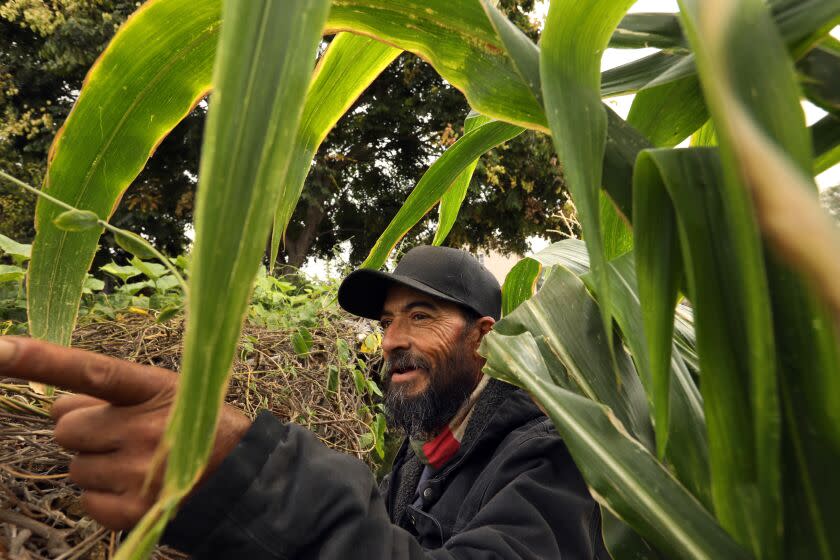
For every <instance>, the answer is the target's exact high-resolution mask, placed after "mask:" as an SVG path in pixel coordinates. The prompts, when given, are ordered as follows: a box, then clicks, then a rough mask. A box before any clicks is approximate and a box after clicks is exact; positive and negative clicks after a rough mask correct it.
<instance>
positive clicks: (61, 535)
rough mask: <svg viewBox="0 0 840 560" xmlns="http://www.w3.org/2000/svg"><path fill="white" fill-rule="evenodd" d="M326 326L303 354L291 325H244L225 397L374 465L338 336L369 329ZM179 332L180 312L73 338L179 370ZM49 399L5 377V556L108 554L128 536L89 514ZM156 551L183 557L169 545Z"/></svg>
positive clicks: (0, 479)
mask: <svg viewBox="0 0 840 560" xmlns="http://www.w3.org/2000/svg"><path fill="white" fill-rule="evenodd" d="M320 324H321V325H322V327H321V328H320V330H312V335H313V339H314V345H313V347H312V350H311V351H310V353H309V354H308V355H307V356H303V357H301V356H298V355H296V354H295V352H294V351H293V349H292V344H291V341H290V336H291V333H287V332H280V331H268V330H265V329H259V328H255V327H246V328H245V331H244V333H243V345H242V346H241V348H240V352H239V353H238V356H237V358H236V361H235V364H234V373H233V377H232V379H231V386H230V389H229V391H228V396H227V401H228V402H229V403H231V404H234V405H235V406H238V407H239V408H240V409H242V410H243V411H244V412H245V413H246V414H248V415H249V416H251V417H253V416H254V415H255V414H256V412H257V411H258V410H261V409H269V410H271V411H272V412H273V413H274V414H275V415H277V416H278V417H279V418H281V419H284V420H293V421H295V422H297V423H299V424H301V425H304V426H306V427H308V428H309V429H311V430H312V431H313V432H315V433H316V434H317V435H318V436H319V437H320V438H321V439H322V440H323V441H324V442H325V443H326V444H327V445H330V446H331V447H333V448H336V449H341V450H343V451H345V452H347V453H351V454H353V455H356V456H357V457H359V458H361V459H363V460H365V461H367V462H368V464H372V462H371V461H372V454H371V449H369V448H366V447H365V446H364V445H363V441H364V438H363V436H364V435H365V434H366V433H368V432H369V431H370V427H369V425H368V424H367V423H366V421H365V419H364V418H362V417H361V416H360V415H359V414H358V412H357V411H358V410H359V409H360V408H362V407H363V406H364V405H365V404H369V402H370V401H369V399H370V397H369V396H365V395H360V394H359V393H358V392H357V391H356V390H355V386H354V383H353V379H352V375H351V371H350V370H348V368H346V367H342V366H341V363H340V357H339V356H338V355H337V352H336V344H335V342H336V340H337V339H339V338H343V339H344V340H346V341H347V342H348V343H349V344H350V345H351V348H356V347H358V344H357V340H358V336H359V333H364V332H365V331H366V329H367V328H368V327H367V325H366V324H365V323H363V322H361V321H359V320H357V319H353V318H350V317H349V316H344V315H335V316H333V317H330V318H329V320H325V321H321V323H320ZM182 334H183V325H182V324H181V322H180V320H177V319H176V320H173V321H170V322H169V323H167V324H165V325H161V324H157V323H155V322H154V321H152V320H150V319H149V318H146V317H142V316H125V317H121V318H120V320H119V321H109V322H96V323H91V324H88V325H86V326H82V327H80V328H78V329H77V330H76V332H75V334H74V337H73V345H74V346H75V347H78V348H84V349H88V350H94V351H97V352H101V353H104V354H107V355H111V356H116V357H121V358H124V359H129V360H132V361H135V362H139V363H146V364H154V365H157V366H161V367H166V368H169V369H174V370H177V367H178V364H179V362H180V353H181V339H182ZM362 357H363V358H366V357H364V356H362ZM341 359H345V360H346V356H344V357H342V358H341ZM345 363H346V361H345ZM376 366H377V364H376V363H375V360H373V361H370V362H369V367H370V368H371V369H372V370H375V368H376ZM330 367H339V371H340V385H339V390H338V391H337V392H329V391H327V379H328V370H329V368H330ZM59 394H60V392H59ZM51 400H52V399H50V398H46V397H43V396H41V395H38V394H36V393H34V392H32V391H31V390H30V388H29V387H28V385H27V384H26V383H24V382H21V381H20V380H14V379H0V558H10V559H13V560H27V559H38V558H48V559H51V560H73V559H96V560H100V559H102V560H105V559H109V558H111V557H113V555H114V553H115V551H116V549H117V548H118V546H119V543H120V539H121V534H120V533H116V532H112V531H108V530H106V529H104V528H103V527H100V526H99V525H98V524H97V523H96V522H94V521H93V520H91V519H89V518H87V517H85V515H84V512H83V511H82V508H81V507H80V502H79V498H80V494H81V492H80V490H79V488H77V487H76V486H75V485H74V484H73V483H71V482H70V481H69V480H68V479H67V468H68V464H69V461H70V458H71V455H70V454H68V453H67V452H65V451H64V450H63V449H61V448H60V447H59V446H58V445H57V444H56V443H55V441H54V440H53V437H52V429H53V424H52V422H51V420H50V419H49V412H48V411H49V407H50V402H51ZM154 557H155V558H157V559H161V560H163V559H177V558H185V556H184V555H182V554H180V553H178V552H177V551H174V550H171V549H167V548H164V547H159V548H158V549H157V550H156V552H155V556H154Z"/></svg>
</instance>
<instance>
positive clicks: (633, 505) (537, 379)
mask: <svg viewBox="0 0 840 560" xmlns="http://www.w3.org/2000/svg"><path fill="white" fill-rule="evenodd" d="M568 303H572V302H571V301H569V302H568ZM481 353H482V354H483V355H484V356H485V357H487V359H488V363H487V366H486V371H488V372H489V373H491V374H492V375H495V376H498V377H500V378H502V379H505V380H509V381H512V382H514V383H516V384H518V385H520V386H522V387H524V388H525V389H527V390H528V391H529V392H530V393H531V394H532V395H533V396H534V397H535V398H536V399H537V400H538V401H539V402H540V403H541V404H542V405H543V407H544V408H545V409H546V410H547V411H548V413H549V415H550V416H551V419H552V421H553V422H554V425H555V426H556V427H557V430H558V432H559V433H560V434H561V435H562V436H563V439H564V441H565V442H566V444H567V445H568V447H569V450H570V451H571V453H572V456H573V457H574V459H575V461H576V462H577V464H578V465H580V467H581V470H582V471H583V475H584V477H585V478H586V481H587V484H589V486H590V487H591V488H592V490H593V494H594V495H595V496H596V498H597V499H598V500H599V501H600V502H601V503H603V504H605V505H606V506H607V507H609V509H610V510H611V511H613V512H615V513H616V514H617V515H618V516H619V517H620V518H622V519H624V520H625V521H627V522H628V523H629V524H630V525H632V526H633V527H634V528H636V530H637V531H639V533H640V534H641V535H642V536H644V538H645V539H647V540H648V541H650V542H651V543H653V544H654V545H655V546H656V547H657V548H659V549H661V550H662V551H663V552H665V553H667V554H668V555H669V556H672V557H677V558H708V559H718V558H749V555H748V554H747V553H746V552H745V551H744V550H743V549H741V548H740V547H739V546H738V545H737V544H735V543H734V542H733V541H732V539H731V538H730V537H729V536H728V535H727V534H726V533H725V532H724V531H723V530H722V529H721V528H720V526H719V525H717V523H716V522H715V520H714V518H713V517H712V516H711V515H710V514H709V512H707V511H706V510H705V509H704V508H703V506H702V505H701V504H700V503H699V502H698V501H697V500H695V499H694V498H693V497H692V496H691V494H690V493H689V492H687V491H686V490H685V488H684V487H682V486H681V485H680V484H679V482H677V481H676V480H675V479H674V478H673V477H672V476H671V474H670V473H669V472H668V471H667V469H665V468H664V467H662V465H660V464H659V463H658V462H657V461H656V459H655V458H654V457H653V456H652V455H651V454H650V453H649V452H648V451H647V450H646V449H645V448H644V447H643V446H642V445H640V444H639V443H638V442H637V441H635V440H634V439H632V438H631V437H628V434H627V431H626V430H625V428H624V426H623V424H622V423H621V422H620V421H619V420H618V419H616V417H615V415H614V414H613V411H611V410H610V409H609V408H608V407H606V406H603V405H599V404H597V403H596V402H593V401H592V400H589V399H587V398H584V397H580V396H578V395H576V394H574V393H572V392H570V391H568V390H565V389H563V388H561V387H558V386H556V385H554V384H553V383H552V381H551V376H550V375H549V371H548V369H547V365H546V363H545V362H544V361H543V359H542V355H541V353H540V349H539V347H538V337H537V339H536V340H535V337H534V336H533V335H532V334H531V333H528V332H525V333H522V334H519V335H518V336H503V335H500V334H499V333H497V332H491V333H490V334H488V335H487V336H486V337H485V338H484V340H483V342H482V347H481ZM663 496H667V497H668V498H667V499H662V497H663Z"/></svg>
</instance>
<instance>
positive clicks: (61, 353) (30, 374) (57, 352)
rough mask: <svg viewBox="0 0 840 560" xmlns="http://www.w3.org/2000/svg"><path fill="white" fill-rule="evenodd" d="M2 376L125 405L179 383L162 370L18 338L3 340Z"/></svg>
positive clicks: (0, 339)
mask: <svg viewBox="0 0 840 560" xmlns="http://www.w3.org/2000/svg"><path fill="white" fill-rule="evenodd" d="M0 373H2V374H3V376H5V377H16V378H20V379H26V380H29V381H36V382H39V383H45V384H47V385H55V386H58V387H61V388H63V389H67V390H69V391H73V392H74V393H84V394H87V395H91V396H93V397H97V398H100V399H104V400H106V401H108V402H111V403H114V404H117V405H126V406H127V405H133V404H139V403H141V402H144V401H147V400H149V399H150V398H152V397H154V396H156V395H159V394H160V393H161V392H164V391H167V390H171V389H172V388H173V387H174V386H175V383H176V381H175V380H176V374H175V373H173V372H171V371H168V370H165V369H162V368H156V367H151V366H143V365H140V364H134V363H132V362H126V361H124V360H118V359H116V358H109V357H107V356H102V355H99V354H96V353H94V352H86V351H84V350H77V349H75V348H65V347H64V346H58V345H56V344H50V343H48V342H44V341H41V340H35V339H31V338H22V337H16V336H14V337H12V336H4V337H0Z"/></svg>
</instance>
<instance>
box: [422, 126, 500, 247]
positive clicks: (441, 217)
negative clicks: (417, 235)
mask: <svg viewBox="0 0 840 560" xmlns="http://www.w3.org/2000/svg"><path fill="white" fill-rule="evenodd" d="M490 120H491V119H490V118H488V117H485V116H483V115H479V114H478V113H475V112H472V111H471V112H470V114H469V115H467V118H466V119H465V120H464V134H466V133H468V132H471V131H473V130H475V129H476V128H478V127H480V126H482V125H485V124H487V123H488V122H490ZM477 165H478V159H476V160H474V161H473V162H472V163H471V164H469V165H468V166H467V168H466V169H464V170H463V171H462V172H461V174H460V175H458V177H457V178H456V179H455V181H454V182H453V183H452V185H451V186H450V187H449V189H448V190H447V191H446V192H445V193H444V194H443V196H442V197H441V198H440V207H439V209H438V227H437V231H435V238H434V240H433V241H432V245H440V244H442V243H443V240H444V239H446V236H447V235H449V232H450V231H451V230H452V226H453V225H455V220H456V219H457V218H458V212H459V211H460V210H461V204H462V203H463V202H464V198H465V197H466V196H467V189H468V188H469V186H470V181H472V176H473V173H474V172H475V167H476V166H477Z"/></svg>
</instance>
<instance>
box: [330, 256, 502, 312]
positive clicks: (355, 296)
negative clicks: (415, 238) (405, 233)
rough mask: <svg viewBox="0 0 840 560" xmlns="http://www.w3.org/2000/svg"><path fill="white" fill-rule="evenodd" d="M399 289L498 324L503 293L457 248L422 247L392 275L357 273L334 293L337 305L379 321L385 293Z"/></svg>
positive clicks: (349, 277) (366, 271)
mask: <svg viewBox="0 0 840 560" xmlns="http://www.w3.org/2000/svg"><path fill="white" fill-rule="evenodd" d="M394 284H400V285H403V286H408V287H409V288H414V289H415V290H417V291H420V292H423V293H424V294H428V295H430V296H434V297H437V298H440V299H442V300H445V301H451V302H453V303H457V304H459V305H462V306H464V307H466V308H468V309H471V310H473V311H475V312H476V313H478V314H479V315H480V316H482V317H493V319H495V320H497V321H498V320H499V317H501V314H502V289H501V288H500V287H499V282H498V280H496V277H495V276H493V275H492V274H491V273H490V271H489V270H487V269H486V268H484V265H482V264H481V263H480V262H478V259H476V258H475V257H474V256H472V255H471V254H469V253H467V252H466V251H462V250H461V249H452V248H450V247H433V246H431V245H421V246H419V247H415V248H413V249H411V250H410V251H408V252H407V253H406V254H405V255H404V256H403V258H402V259H401V260H400V262H399V263H398V264H397V267H396V268H395V269H394V272H382V271H379V270H370V269H366V268H361V269H359V270H355V271H353V272H351V273H350V274H349V275H348V276H347V278H345V279H344V281H343V282H342V283H341V286H339V288H338V303H339V304H340V305H341V307H343V308H344V309H345V310H347V311H349V312H350V313H352V314H354V315H359V316H360V317H366V318H368V319H374V320H378V319H379V318H380V316H381V315H382V306H383V305H384V303H385V297H386V296H387V295H388V288H390V287H391V286H392V285H394Z"/></svg>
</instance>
